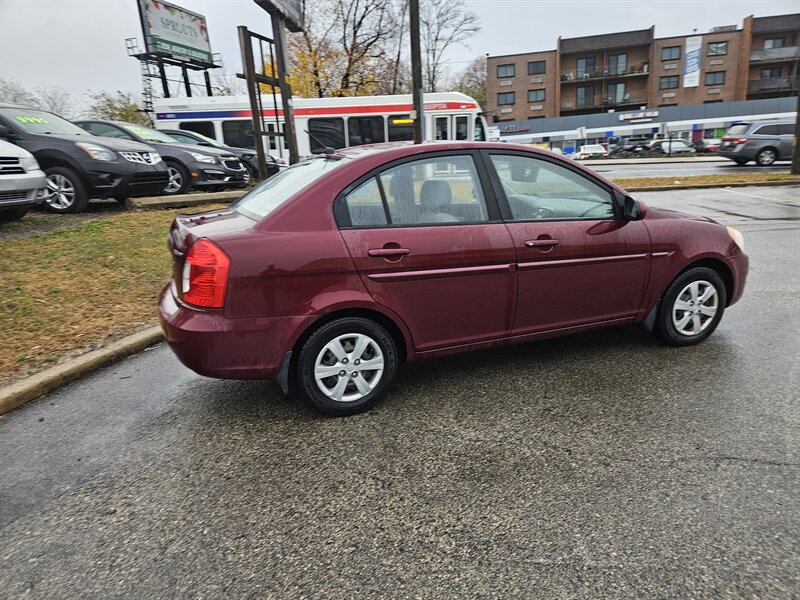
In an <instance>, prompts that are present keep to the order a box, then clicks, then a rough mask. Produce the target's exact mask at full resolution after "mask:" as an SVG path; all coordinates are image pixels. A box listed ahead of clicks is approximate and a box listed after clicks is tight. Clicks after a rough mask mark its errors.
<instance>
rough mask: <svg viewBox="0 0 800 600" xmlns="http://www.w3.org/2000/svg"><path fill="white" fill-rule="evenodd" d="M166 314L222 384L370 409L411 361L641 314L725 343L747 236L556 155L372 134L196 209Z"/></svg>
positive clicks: (686, 334)
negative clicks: (646, 199) (659, 204)
mask: <svg viewBox="0 0 800 600" xmlns="http://www.w3.org/2000/svg"><path fill="white" fill-rule="evenodd" d="M169 247H170V249H171V251H172V253H173V255H174V277H173V280H172V281H171V282H170V284H169V285H168V286H167V287H166V288H165V289H164V291H163V293H162V294H161V299H160V313H161V322H162V326H163V328H164V332H165V334H166V337H167V340H168V341H169V343H170V345H171V346H172V348H173V350H174V351H175V353H176V354H177V355H178V358H180V360H181V361H182V362H183V363H184V364H185V365H187V366H188V367H189V368H191V369H193V370H194V371H196V372H198V373H200V374H202V375H207V376H210V377H222V378H231V379H277V381H278V383H279V384H280V385H281V387H282V388H283V389H284V391H286V390H288V388H289V385H290V382H296V384H297V389H298V390H299V391H300V393H301V394H302V395H303V396H304V397H305V398H306V399H307V400H308V401H309V402H311V403H312V404H313V405H314V406H315V407H316V408H318V409H319V410H321V411H323V412H326V413H329V414H335V415H345V414H351V413H355V412H358V411H361V410H364V409H366V408H368V407H370V406H371V405H373V404H374V403H375V402H377V401H378V400H380V399H381V398H382V397H383V396H384V395H385V394H386V392H387V390H388V389H389V387H390V385H391V383H392V380H393V379H394V376H395V373H396V372H397V369H398V367H399V365H400V363H402V362H404V361H409V360H416V359H420V358H426V357H433V356H439V355H443V354H451V353H454V352H462V351H466V350H476V349H480V348H488V347H491V346H498V345H502V344H510V343H516V342H527V341H530V340H535V339H540V338H545V337H552V336H558V335H564V334H568V333H574V332H577V331H583V330H586V329H593V328H598V327H609V326H617V325H625V324H634V323H637V324H639V325H640V326H641V327H644V328H645V329H647V330H650V331H653V332H654V333H656V334H657V335H658V336H659V337H660V338H661V339H663V340H664V341H665V342H666V343H668V344H672V345H676V346H682V345H688V344H695V343H697V342H700V341H702V340H704V339H705V338H706V337H708V336H709V335H710V334H711V333H712V332H713V331H714V329H715V328H716V327H717V324H718V323H719V321H720V319H721V318H722V313H723V311H724V310H725V308H726V307H727V306H730V305H731V304H733V303H734V302H736V301H737V300H738V299H739V297H740V296H741V294H742V290H743V288H744V284H745V278H746V276H747V268H748V258H747V256H746V255H745V254H744V252H743V241H742V236H741V234H740V233H739V232H738V231H736V230H735V229H731V228H726V227H724V226H722V225H719V224H718V223H716V222H714V221H712V220H710V219H705V218H700V217H691V216H688V215H684V214H680V213H676V212H671V211H664V210H655V209H652V208H648V207H646V206H645V205H644V204H642V203H641V202H637V201H635V200H634V199H633V198H631V197H630V196H629V195H628V194H627V193H626V192H625V191H624V190H622V189H620V188H619V187H617V186H616V185H614V184H613V183H611V182H610V181H607V180H605V179H603V178H602V177H600V176H598V175H597V174H595V173H594V172H592V171H590V170H588V169H586V168H584V167H582V166H581V165H579V164H576V163H575V162H574V161H570V160H566V159H563V158H561V157H559V156H557V155H555V154H551V153H548V152H544V151H541V150H537V149H533V148H529V147H524V146H514V145H511V144H493V143H468V142H460V143H447V142H445V143H429V144H420V145H413V144H409V143H398V144H385V145H375V146H362V147H357V148H351V149H348V150H344V151H340V152H336V153H331V154H324V155H321V156H318V157H315V158H311V159H309V160H306V161H303V162H301V163H299V164H297V165H294V166H292V167H291V168H288V169H286V170H285V171H283V172H282V173H280V174H279V175H276V176H274V177H272V178H270V179H268V180H267V181H266V182H264V183H263V184H261V185H260V186H259V187H257V188H255V189H254V190H253V191H251V192H250V193H249V194H247V195H246V196H245V197H243V198H242V199H241V200H239V201H238V202H236V203H235V204H233V205H231V207H230V208H227V209H225V210H219V211H214V212H208V213H203V214H198V215H191V216H178V217H177V218H176V219H175V222H174V224H173V225H172V229H171V232H170V236H169Z"/></svg>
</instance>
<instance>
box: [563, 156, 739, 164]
mask: <svg viewBox="0 0 800 600" xmlns="http://www.w3.org/2000/svg"><path fill="white" fill-rule="evenodd" d="M576 162H579V163H581V164H583V165H671V164H674V163H710V162H722V163H724V162H729V163H731V164H733V161H732V160H730V159H728V158H721V157H718V156H698V157H696V158H590V159H589V160H579V161H576Z"/></svg>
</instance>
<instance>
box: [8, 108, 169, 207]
mask: <svg viewBox="0 0 800 600" xmlns="http://www.w3.org/2000/svg"><path fill="white" fill-rule="evenodd" d="M0 138H3V139H5V140H8V141H9V142H12V143H14V144H16V145H17V146H20V147H22V148H25V150H27V151H28V152H30V153H32V154H33V156H34V157H35V158H36V161H37V162H38V163H39V165H40V166H41V168H42V170H43V171H44V172H45V174H46V175H47V192H46V195H45V198H44V206H45V208H47V209H48V210H50V211H52V212H56V213H77V212H82V211H83V210H85V209H86V205H87V204H88V203H89V199H90V198H116V199H118V200H124V199H125V198H128V197H131V196H149V195H152V194H155V193H158V192H160V191H161V190H162V189H164V186H165V185H166V184H167V181H168V176H167V169H166V166H165V165H164V163H163V162H162V161H161V157H160V156H159V155H158V153H157V152H156V151H155V150H153V148H151V147H149V146H146V145H144V144H140V143H137V142H135V141H131V140H110V139H101V138H98V137H96V136H94V135H90V134H89V133H87V132H86V131H85V130H84V129H81V128H80V127H78V126H77V125H74V124H73V123H70V122H69V121H67V120H65V119H62V118H61V117H59V116H57V115H54V114H53V113H50V112H47V111H44V110H39V109H37V108H27V107H23V106H16V105H13V104H0Z"/></svg>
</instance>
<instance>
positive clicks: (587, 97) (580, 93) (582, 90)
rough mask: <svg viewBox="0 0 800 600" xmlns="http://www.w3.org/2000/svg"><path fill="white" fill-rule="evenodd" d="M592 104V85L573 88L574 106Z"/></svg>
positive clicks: (583, 106) (585, 106) (582, 106)
mask: <svg viewBox="0 0 800 600" xmlns="http://www.w3.org/2000/svg"><path fill="white" fill-rule="evenodd" d="M590 106H594V86H593V85H590V86H586V87H579V88H577V89H576V90H575V108H587V107H590Z"/></svg>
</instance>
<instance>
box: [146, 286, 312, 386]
mask: <svg viewBox="0 0 800 600" xmlns="http://www.w3.org/2000/svg"><path fill="white" fill-rule="evenodd" d="M158 308H159V316H160V319H161V328H162V329H163V330H164V336H165V338H166V340H167V342H168V343H169V345H170V347H171V348H172V350H173V352H175V355H176V356H177V357H178V359H179V360H180V361H181V362H182V363H183V364H184V365H186V366H187V367H189V368H190V369H191V370H192V371H194V372H195V373H198V374H200V375H205V376H206V377H217V378H221V379H275V378H276V377H277V376H278V371H279V369H280V366H281V361H282V359H283V357H284V355H285V354H286V352H289V351H291V350H292V346H293V345H294V343H295V341H296V340H297V337H298V336H299V333H300V332H301V331H303V330H304V329H305V327H306V326H307V325H308V324H310V323H311V321H313V320H314V317H274V318H248V319H229V318H227V317H225V316H224V315H223V313H222V311H217V310H202V309H194V308H191V307H189V306H187V305H185V304H183V303H182V302H180V301H179V300H178V299H177V298H176V297H175V293H174V287H173V284H172V283H170V284H169V285H168V286H167V287H165V288H164V290H163V291H162V292H161V296H160V298H159V307H158Z"/></svg>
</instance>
